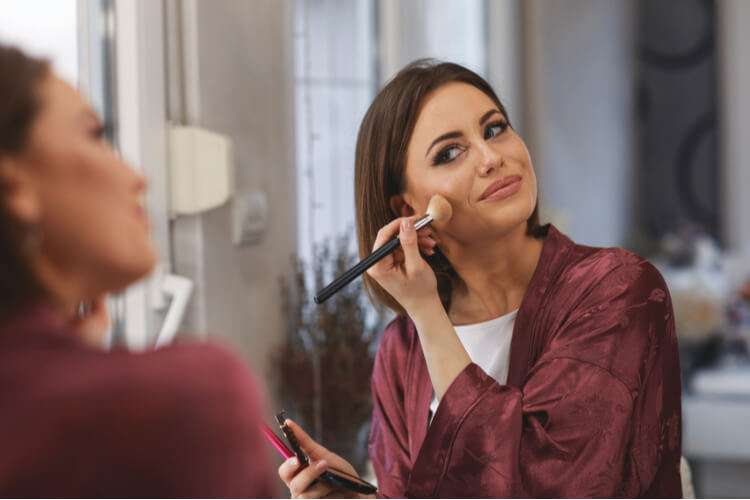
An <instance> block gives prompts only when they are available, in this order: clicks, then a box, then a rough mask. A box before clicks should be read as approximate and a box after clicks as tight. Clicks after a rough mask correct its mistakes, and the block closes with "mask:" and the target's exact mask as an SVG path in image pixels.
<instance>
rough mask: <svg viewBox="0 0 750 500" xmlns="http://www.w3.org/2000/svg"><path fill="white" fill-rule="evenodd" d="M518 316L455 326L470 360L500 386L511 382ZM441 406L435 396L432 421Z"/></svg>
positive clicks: (514, 312) (516, 313) (431, 411)
mask: <svg viewBox="0 0 750 500" xmlns="http://www.w3.org/2000/svg"><path fill="white" fill-rule="evenodd" d="M516 316H518V309H516V310H515V311H513V312H509V313H508V314H506V315H504V316H500V317H499V318H495V319H491V320H489V321H483V322H482V323H474V324H473V325H463V326H454V327H453V328H454V329H455V330H456V334H457V335H458V339H459V340H460V341H461V344H463V346H464V349H466V352H467V353H468V354H469V358H471V360H472V361H473V362H474V363H475V364H477V365H479V367H480V368H481V369H482V370H484V372H485V373H486V374H487V375H489V376H490V377H492V378H494V379H495V380H497V381H498V383H500V384H505V382H506V381H507V380H508V366H509V364H510V340H511V338H512V337H513V325H514V324H515V322H516ZM437 407H438V400H437V396H436V395H435V394H433V395H432V402H431V403H430V421H432V416H433V415H435V411H436V410H437Z"/></svg>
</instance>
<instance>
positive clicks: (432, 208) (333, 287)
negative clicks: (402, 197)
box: [315, 194, 453, 304]
mask: <svg viewBox="0 0 750 500" xmlns="http://www.w3.org/2000/svg"><path fill="white" fill-rule="evenodd" d="M452 215H453V209H452V208H451V204H450V203H449V202H448V200H446V199H445V198H443V197H442V196H440V195H439V194H436V195H434V196H433V197H432V198H430V203H429V205H427V215H425V216H424V217H422V218H420V219H419V220H417V222H415V223H414V230H415V231H419V230H420V229H422V228H423V227H425V226H426V225H427V224H429V223H430V222H432V221H437V222H445V221H447V220H449V219H450V218H451V216H452ZM398 246H399V241H398V236H396V237H394V238H392V239H391V240H390V241H388V243H386V244H385V245H383V246H382V247H380V248H378V249H377V250H375V251H374V252H373V253H371V254H370V255H368V256H367V257H365V258H364V259H363V260H361V261H360V262H359V264H357V265H356V266H354V267H352V268H351V269H349V270H348V271H346V272H345V273H344V274H342V275H341V276H339V277H338V278H336V279H335V280H333V281H332V282H331V284H330V285H328V286H326V287H325V288H323V289H322V290H320V291H319V292H318V293H316V294H315V303H316V304H322V303H323V302H325V301H326V300H328V299H329V298H331V295H333V294H334V293H336V292H338V291H339V290H341V289H342V288H344V287H345V286H346V285H348V284H349V283H350V282H351V281H352V280H353V279H354V278H356V277H357V276H359V275H360V274H362V273H363V272H365V271H367V270H368V269H369V268H370V267H372V266H373V265H375V263H376V262H378V261H379V260H380V259H382V258H383V257H385V256H386V255H388V254H389V253H391V252H392V251H393V250H395V249H396V248H397V247H398Z"/></svg>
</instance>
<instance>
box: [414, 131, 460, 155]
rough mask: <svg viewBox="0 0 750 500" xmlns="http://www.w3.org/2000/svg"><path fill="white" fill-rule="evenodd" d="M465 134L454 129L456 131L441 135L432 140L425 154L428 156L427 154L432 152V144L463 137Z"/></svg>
mask: <svg viewBox="0 0 750 500" xmlns="http://www.w3.org/2000/svg"><path fill="white" fill-rule="evenodd" d="M463 135H464V134H463V133H461V132H459V131H457V130H456V131H454V132H448V133H447V134H443V135H441V136H440V137H438V138H437V139H435V140H434V141H432V144H430V147H429V148H427V152H426V153H425V154H424V156H425V158H427V155H428V154H430V150H431V149H432V146H434V145H435V144H437V143H438V142H440V141H444V140H446V139H456V138H458V137H461V136H463Z"/></svg>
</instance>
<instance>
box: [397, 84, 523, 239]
mask: <svg viewBox="0 0 750 500" xmlns="http://www.w3.org/2000/svg"><path fill="white" fill-rule="evenodd" d="M434 194H440V195H442V196H444V197H445V198H447V199H448V201H450V203H451V205H452V207H453V217H452V219H451V220H450V221H449V222H448V223H447V224H445V225H438V229H439V236H440V239H441V241H444V240H445V239H446V238H452V239H454V240H456V241H457V242H463V243H471V242H476V241H479V240H483V239H488V238H489V239H492V238H497V237H498V236H500V235H503V234H507V233H509V232H511V231H513V230H520V229H519V228H523V230H524V231H525V222H526V220H527V219H528V218H529V217H530V216H531V214H532V212H533V210H534V207H535V205H536V196H537V188H536V177H535V176H534V170H533V168H532V165H531V159H530V158H529V152H528V150H527V149H526V145H525V144H524V142H523V141H522V140H521V138H520V137H519V136H518V135H516V133H515V132H514V131H513V129H512V128H511V127H509V126H508V124H507V122H506V120H505V117H504V116H503V115H502V113H501V112H500V110H499V109H498V107H497V106H496V105H495V103H494V102H493V101H492V99H490V98H489V97H488V96H487V95H485V94H484V93H483V92H482V91H481V90H479V89H477V88H476V87H474V86H472V85H469V84H465V83H458V82H455V83H449V84H447V85H444V86H443V87H440V88H439V89H437V90H435V91H434V92H432V93H431V94H430V95H428V96H427V98H426V99H425V101H424V103H423V104H422V109H421V110H420V113H419V115H418V117H417V121H416V124H415V126H414V132H413V134H412V137H411V141H410V143H409V148H408V151H407V158H406V191H405V192H404V193H403V195H402V199H403V201H404V202H406V204H408V205H409V206H410V207H411V208H412V209H413V210H414V211H416V213H417V214H423V213H425V210H426V209H427V205H428V203H429V200H430V198H431V197H432V195H434ZM402 215H404V214H403V213H402Z"/></svg>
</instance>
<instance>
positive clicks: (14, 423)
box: [0, 46, 273, 497]
mask: <svg viewBox="0 0 750 500" xmlns="http://www.w3.org/2000/svg"><path fill="white" fill-rule="evenodd" d="M145 186H146V183H145V181H144V179H143V177H142V176H141V175H139V174H137V173H136V172H134V171H133V170H132V169H130V168H129V167H128V165H127V164H125V163H124V162H123V161H122V160H121V159H120V158H119V157H118V156H117V155H116V154H115V152H114V151H113V150H112V149H111V148H110V147H109V146H108V145H107V144H106V143H105V142H104V141H103V140H102V125H101V123H100V122H99V120H98V118H97V116H96V114H95V113H94V112H93V111H92V110H91V108H90V107H89V105H88V104H87V103H86V102H85V101H84V100H83V99H82V98H81V96H80V95H79V94H78V93H77V92H76V91H75V90H73V88H71V87H70V86H69V85H68V84H66V83H65V82H63V81H62V80H60V79H59V78H57V77H56V76H55V75H54V74H53V73H52V72H51V71H50V69H49V68H48V65H47V64H46V63H44V62H42V61H39V60H35V59H32V58H29V57H27V56H25V55H24V54H22V53H21V52H19V51H18V50H15V49H12V48H9V47H4V46H0V232H2V238H0V407H1V408H2V411H0V443H2V452H0V496H2V497H21V496H23V497H26V496H32V497H70V496H72V497H90V496H94V497H141V496H148V497H195V496H199V497H256V496H260V497H267V496H271V495H272V494H273V485H272V483H271V476H270V473H271V469H270V467H269V464H268V462H267V461H266V456H265V453H264V449H263V448H262V446H263V445H262V444H261V439H262V438H261V436H260V433H259V431H258V425H259V423H260V416H259V415H260V412H261V409H260V408H259V406H260V405H259V403H258V389H257V387H256V385H255V383H254V382H253V380H252V379H251V378H250V376H249V373H248V372H247V370H246V368H245V367H244V366H243V364H242V363H241V362H240V361H239V360H238V359H237V358H235V357H234V356H232V355H230V354H229V353H228V352H226V351H225V350H223V349H221V348H219V347H217V346H213V345H208V344H192V345H190V344H186V345H180V346H174V347H168V348H164V349H159V350H157V351H151V352H146V353H143V354H133V353H130V352H126V351H124V350H115V351H113V352H105V351H103V350H101V349H99V348H97V347H95V346H96V345H101V342H102V335H103V332H104V331H105V329H106V322H107V317H106V312H105V309H104V297H105V295H106V294H108V293H110V292H114V291H117V290H122V289H123V288H125V287H126V286H128V285H129V284H131V283H133V282H135V281H137V280H139V279H140V278H142V277H144V276H146V275H147V274H148V273H149V272H150V270H151V269H152V267H153V266H154V263H155V262H156V257H155V252H154V248H153V247H152V245H151V242H150V241H149V229H148V222H147V220H146V218H145V214H144V211H143V208H142V206H141V197H142V195H143V191H144V189H145ZM82 302H86V303H93V308H92V310H91V313H90V314H89V315H87V316H85V317H83V318H82V317H81V316H80V315H79V314H77V311H78V305H79V304H80V303H82Z"/></svg>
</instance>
